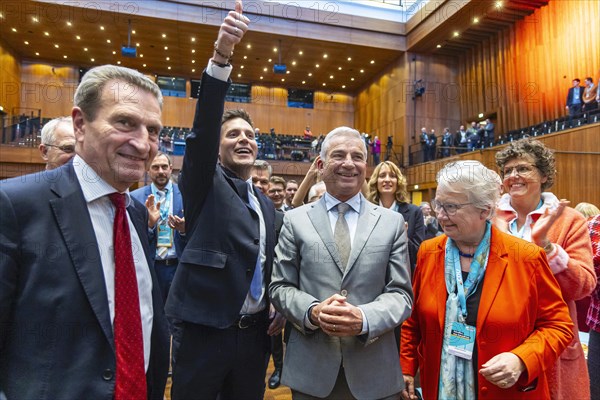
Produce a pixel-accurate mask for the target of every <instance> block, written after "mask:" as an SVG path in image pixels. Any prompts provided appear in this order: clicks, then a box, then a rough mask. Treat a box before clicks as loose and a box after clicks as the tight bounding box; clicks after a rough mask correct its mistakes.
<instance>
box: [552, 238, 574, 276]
mask: <svg viewBox="0 0 600 400" xmlns="http://www.w3.org/2000/svg"><path fill="white" fill-rule="evenodd" d="M553 247H554V249H553V250H552V251H551V252H550V254H547V255H546V257H547V258H548V264H549V265H550V269H551V270H552V273H553V274H554V275H556V274H558V273H560V272H563V271H564V270H566V269H567V267H568V264H569V260H570V259H571V258H570V257H569V255H568V254H567V252H566V251H565V249H563V248H562V247H560V246H559V245H557V244H556V243H554V245H553Z"/></svg>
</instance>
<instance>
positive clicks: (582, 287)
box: [494, 138, 596, 400]
mask: <svg viewBox="0 0 600 400" xmlns="http://www.w3.org/2000/svg"><path fill="white" fill-rule="evenodd" d="M496 165H497V166H498V168H499V170H500V175H501V176H502V179H503V185H504V192H505V193H504V195H503V196H502V197H501V199H500V201H499V202H498V209H497V217H496V219H495V221H494V224H495V225H496V226H497V227H498V228H499V229H501V230H502V231H504V232H508V233H510V234H511V235H513V236H516V237H519V238H523V239H525V240H527V241H530V242H533V243H534V244H536V245H538V246H540V247H541V248H542V249H544V252H545V253H546V257H547V258H548V263H549V265H550V268H551V270H552V273H553V274H554V276H555V277H556V280H557V281H558V283H559V285H560V288H561V291H562V295H563V297H564V299H565V301H566V303H567V305H568V306H569V313H570V315H571V319H572V320H573V322H574V323H575V325H574V327H573V333H574V339H573V341H572V342H571V343H570V344H569V346H568V347H567V349H566V350H565V351H564V352H563V353H562V354H561V355H560V358H559V359H558V360H557V362H556V363H555V364H553V365H552V366H548V369H547V371H546V376H547V378H548V384H549V388H550V395H551V398H552V399H559V400H560V399H568V398H572V396H573V388H577V398H578V399H589V398H590V393H589V386H590V385H589V379H588V371H587V366H586V362H585V357H584V354H583V349H582V348H581V343H580V342H579V336H578V331H579V329H578V325H577V312H576V308H575V300H579V299H582V298H584V297H585V296H588V295H589V294H590V293H591V292H592V291H593V290H594V288H595V286H596V275H595V273H594V267H593V263H592V248H591V244H590V237H589V233H588V229H587V223H586V220H585V218H584V217H583V216H582V215H581V214H579V213H578V212H577V211H575V210H574V209H572V208H570V207H568V204H569V202H568V201H566V200H559V199H558V198H557V197H556V196H555V195H554V194H552V193H551V192H549V191H547V190H548V189H550V188H551V187H552V185H553V183H554V179H555V177H556V166H555V159H554V153H553V151H552V150H550V149H549V148H547V147H546V146H545V145H544V144H543V143H542V142H540V141H537V140H534V139H531V138H526V139H521V140H517V141H514V142H512V143H510V144H509V145H508V146H507V147H506V148H504V149H503V150H502V151H500V152H498V153H497V154H496Z"/></svg>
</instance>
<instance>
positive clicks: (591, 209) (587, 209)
mask: <svg viewBox="0 0 600 400" xmlns="http://www.w3.org/2000/svg"><path fill="white" fill-rule="evenodd" d="M575 210H576V211H579V212H580V213H581V215H583V216H584V217H585V218H586V219H589V218H591V217H594V216H596V215H598V214H600V209H599V208H598V207H596V206H595V205H593V204H591V203H583V202H582V203H579V204H577V205H576V206H575Z"/></svg>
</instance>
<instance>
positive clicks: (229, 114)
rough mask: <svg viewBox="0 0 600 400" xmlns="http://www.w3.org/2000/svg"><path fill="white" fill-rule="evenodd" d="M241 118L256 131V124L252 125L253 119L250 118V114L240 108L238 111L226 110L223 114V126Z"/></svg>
mask: <svg viewBox="0 0 600 400" xmlns="http://www.w3.org/2000/svg"><path fill="white" fill-rule="evenodd" d="M236 118H241V119H243V120H244V121H246V122H247V123H249V124H250V126H251V127H252V129H254V124H253V123H252V118H250V114H248V113H247V112H246V110H244V109H241V108H238V109H236V110H226V111H225V112H224V113H223V117H222V118H221V125H223V124H224V123H225V122H227V121H230V120H232V119H236Z"/></svg>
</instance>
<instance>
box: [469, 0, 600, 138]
mask: <svg viewBox="0 0 600 400" xmlns="http://www.w3.org/2000/svg"><path fill="white" fill-rule="evenodd" d="M599 21H600V2H598V1H596V0H569V1H564V0H551V1H550V2H549V3H548V5H546V6H544V7H542V8H540V9H537V10H536V11H535V12H534V13H533V14H532V15H530V16H528V17H526V18H525V19H523V20H521V21H517V22H516V23H515V25H514V26H512V27H510V28H507V29H505V30H504V31H502V32H500V33H499V34H498V35H496V36H495V37H492V38H491V39H488V40H486V41H485V42H483V43H482V44H480V45H478V46H476V47H475V48H474V49H473V50H471V51H469V52H467V53H466V54H465V55H464V56H463V57H461V58H460V62H459V64H458V65H459V82H460V88H461V91H460V94H461V96H460V102H461V114H462V116H463V118H470V117H474V116H476V115H477V114H478V113H480V112H483V113H490V112H497V113H498V124H497V129H496V131H497V132H498V131H499V132H502V131H508V130H511V129H518V128H521V127H525V126H529V125H533V124H537V123H540V122H542V121H545V120H552V119H555V118H558V117H561V116H564V115H566V114H567V112H566V110H565V99H566V95H567V90H568V89H569V88H570V87H571V81H572V79H573V78H577V77H578V78H580V79H581V84H582V85H583V80H584V78H585V77H587V76H591V77H593V78H594V81H595V82H596V83H597V82H598V79H599V78H600V34H599V32H600V28H599V25H598V24H599Z"/></svg>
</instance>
